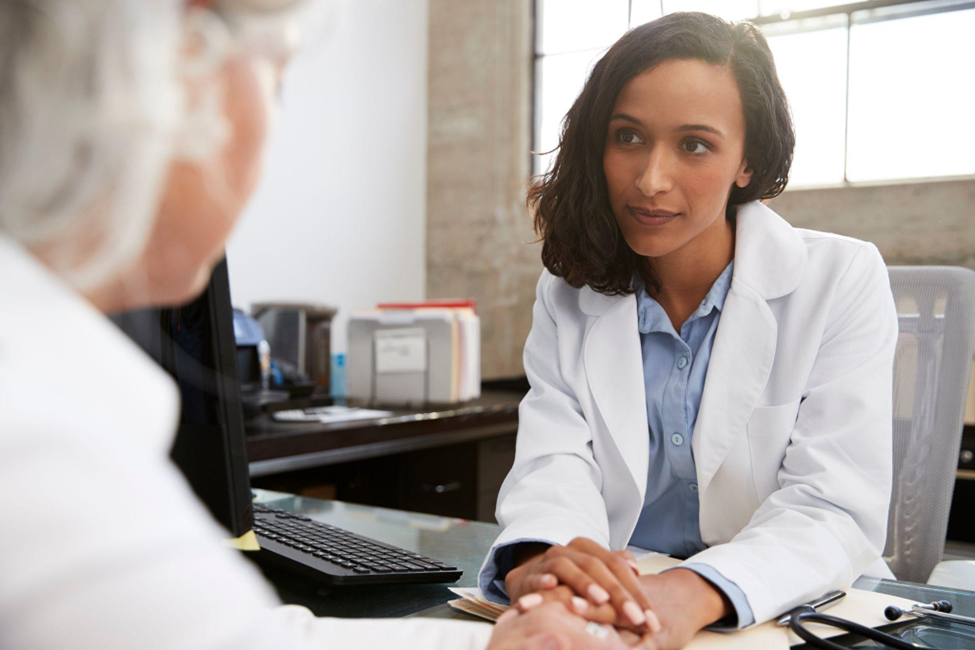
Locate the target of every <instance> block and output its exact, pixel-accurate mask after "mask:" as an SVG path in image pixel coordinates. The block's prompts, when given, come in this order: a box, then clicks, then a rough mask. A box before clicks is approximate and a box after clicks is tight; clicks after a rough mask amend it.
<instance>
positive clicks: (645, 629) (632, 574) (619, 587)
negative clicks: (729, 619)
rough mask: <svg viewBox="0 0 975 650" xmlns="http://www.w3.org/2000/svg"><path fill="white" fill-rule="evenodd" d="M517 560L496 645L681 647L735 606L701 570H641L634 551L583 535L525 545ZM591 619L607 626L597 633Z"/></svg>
mask: <svg viewBox="0 0 975 650" xmlns="http://www.w3.org/2000/svg"><path fill="white" fill-rule="evenodd" d="M514 559H515V564H516V567H515V568H514V569H512V570H511V571H510V572H509V573H508V575H507V577H506V578H505V588H506V589H507V591H508V595H509V596H510V597H511V603H512V607H511V609H510V610H508V611H507V612H506V613H505V614H504V615H503V616H502V617H501V618H499V619H498V626H497V628H496V632H495V634H494V637H493V638H492V643H491V646H490V648H491V649H492V650H502V649H505V650H507V649H508V648H512V649H513V648H519V649H522V648H524V649H535V648H538V649H544V650H556V649H558V650H568V649H569V648H576V647H579V648H599V649H606V650H609V649H614V650H615V649H617V648H627V647H639V648H646V649H647V650H670V649H677V648H682V647H684V646H685V645H686V644H687V643H688V642H689V641H690V640H691V638H693V636H694V634H696V633H697V631H698V630H700V629H701V628H703V627H705V626H706V625H710V624H711V623H714V622H715V621H718V620H720V619H722V618H724V617H725V616H727V615H729V614H731V613H732V612H733V611H734V610H733V609H732V607H731V604H730V603H729V602H728V600H727V599H726V598H725V597H724V595H723V594H722V593H721V592H720V591H718V590H717V589H715V588H714V587H713V586H712V585H711V584H710V583H709V582H708V581H706V580H704V579H703V578H701V577H700V576H699V575H698V574H697V573H695V572H694V571H691V570H689V569H673V570H671V571H667V572H666V573H663V574H660V575H648V576H640V575H639V572H638V570H637V564H636V561H635V559H634V557H633V555H632V554H631V553H629V552H627V551H610V550H607V549H605V548H603V547H602V546H600V545H599V544H598V543H596V542H594V541H592V540H590V539H585V538H582V537H579V538H576V539H574V540H572V541H571V542H570V543H569V544H567V545H566V546H547V545H544V544H525V545H520V546H519V547H518V548H517V551H516V556H515V558H514ZM591 622H592V623H596V624H602V625H605V626H606V628H605V629H601V630H600V629H598V628H597V629H596V630H595V631H597V632H599V634H598V635H594V634H592V632H593V631H594V630H593V628H592V626H591ZM587 625H590V627H589V628H588V629H587V627H586V626H587ZM610 626H612V627H610Z"/></svg>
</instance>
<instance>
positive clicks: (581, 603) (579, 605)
mask: <svg viewBox="0 0 975 650" xmlns="http://www.w3.org/2000/svg"><path fill="white" fill-rule="evenodd" d="M572 608H573V609H574V610H576V613H577V614H582V613H584V612H585V611H586V610H587V609H589V603H588V602H586V599H585V598H579V597H578V596H573V597H572Z"/></svg>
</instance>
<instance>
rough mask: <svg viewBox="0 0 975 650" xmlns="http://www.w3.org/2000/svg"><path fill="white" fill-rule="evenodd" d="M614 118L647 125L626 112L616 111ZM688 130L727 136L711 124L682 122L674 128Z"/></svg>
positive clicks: (677, 131) (678, 130)
mask: <svg viewBox="0 0 975 650" xmlns="http://www.w3.org/2000/svg"><path fill="white" fill-rule="evenodd" d="M614 120H623V121H624V122H632V123H633V124H636V125H637V126H643V127H645V125H644V124H643V122H641V121H640V120H639V119H637V118H635V117H633V116H632V115H627V114H626V113H615V114H614V115H613V116H612V117H610V118H609V121H610V122H613V121H614ZM686 131H705V132H707V133H712V134H714V135H716V136H718V137H719V138H723V137H725V136H724V133H722V132H721V130H720V129H717V128H715V127H713V126H711V125H709V124H682V125H680V126H678V127H677V128H676V129H674V132H675V133H684V132H686Z"/></svg>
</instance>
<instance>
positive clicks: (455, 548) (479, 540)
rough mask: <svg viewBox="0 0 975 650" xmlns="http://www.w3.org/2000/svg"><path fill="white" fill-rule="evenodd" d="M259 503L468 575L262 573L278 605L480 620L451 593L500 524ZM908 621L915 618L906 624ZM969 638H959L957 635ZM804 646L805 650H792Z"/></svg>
mask: <svg viewBox="0 0 975 650" xmlns="http://www.w3.org/2000/svg"><path fill="white" fill-rule="evenodd" d="M253 492H254V494H255V501H257V502H259V503H265V504H269V505H273V506H275V507H278V508H282V509H284V510H287V511H289V512H296V513H299V514H303V515H305V516H307V517H310V518H312V519H314V520H315V521H321V522H324V523H328V524H331V525H333V526H338V527H340V528H344V529H346V530H348V531H351V532H353V533H356V534H358V535H363V536H365V537H371V538H372V539H375V540H378V541H381V542H385V543H387V544H393V545H396V546H399V547H402V548H405V549H408V550H410V551H414V552H416V553H422V554H423V555H427V556H429V557H432V558H436V559H439V560H443V561H445V562H450V563H451V564H454V565H455V566H457V567H459V568H461V569H463V571H464V575H463V576H461V578H460V580H458V581H457V582H456V583H451V584H438V585H388V586H371V587H342V588H334V589H333V588H328V587H325V588H322V587H321V586H320V585H315V584H314V583H312V582H309V581H308V580H307V579H303V578H299V577H295V576H292V575H290V574H286V573H283V572H280V571H276V570H270V569H264V573H265V575H267V577H268V578H269V579H270V580H271V582H272V583H273V584H274V586H275V587H276V588H277V590H278V594H279V595H280V596H281V599H282V600H283V601H284V602H286V603H290V604H295V605H304V606H305V607H308V608H309V609H310V610H312V611H313V612H314V613H315V614H317V615H318V616H338V617H342V618H397V617H404V616H423V617H433V618H453V619H463V620H477V619H474V618H473V617H471V616H468V615H466V614H463V613H461V612H458V611H456V610H454V609H452V608H450V607H449V606H448V605H447V601H449V600H453V599H454V598H456V596H454V594H452V593H451V592H450V591H449V590H448V587H476V586H477V572H478V570H479V569H480V568H481V563H482V562H483V560H484V556H485V555H486V554H487V552H488V550H489V549H490V548H491V544H492V542H494V539H495V538H496V537H497V535H498V532H499V530H500V529H499V527H498V526H497V524H487V523H482V522H476V521H468V520H466V519H456V518H452V517H439V516H436V515H425V514H418V513H412V512H404V511H402V510H388V509H386V508H376V507H373V506H362V505H356V504H352V503H344V502H340V501H322V500H319V499H312V498H308V497H301V496H295V495H291V494H284V493H280V492H271V491H268V490H256V489H255V490H254V491H253ZM854 586H855V587H857V588H858V589H865V590H868V591H875V592H878V593H883V594H888V595H891V596H899V597H901V598H907V599H910V600H914V601H917V602H923V603H928V602H931V601H933V600H942V599H947V600H949V601H951V603H952V604H953V605H954V611H953V613H955V614H960V615H962V616H972V617H975V592H971V591H964V590H961V589H951V588H946V587H936V586H933V585H921V584H914V583H910V582H897V581H892V580H877V579H874V578H860V579H859V580H857V581H856V582H855V583H854ZM908 620H910V619H908ZM950 631H951V632H952V634H949V635H946V634H945V628H944V627H943V626H942V625H941V624H933V623H929V622H914V623H913V624H910V625H908V626H901V630H900V631H899V632H898V633H899V634H900V635H901V636H904V637H905V639H906V640H908V641H911V642H915V643H918V644H921V645H919V646H918V647H921V648H923V647H931V648H938V649H952V650H954V649H959V648H975V627H969V628H966V627H963V626H954V625H953V626H952V627H951V630H950ZM956 631H957V632H959V633H964V632H967V633H968V634H969V635H970V636H969V637H968V638H967V639H965V638H959V637H958V636H956V635H955V634H954V633H955V632H956ZM843 639H844V638H843V637H837V638H834V639H832V640H833V641H834V642H838V643H841V644H843V645H847V646H848V647H853V648H881V647H883V646H880V645H877V644H874V643H873V642H860V643H856V641H855V640H853V639H847V640H846V643H843ZM795 647H796V648H805V647H807V646H795Z"/></svg>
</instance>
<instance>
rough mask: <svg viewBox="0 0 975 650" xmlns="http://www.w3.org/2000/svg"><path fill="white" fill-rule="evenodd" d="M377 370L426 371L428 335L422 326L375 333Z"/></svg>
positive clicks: (385, 371) (386, 371)
mask: <svg viewBox="0 0 975 650" xmlns="http://www.w3.org/2000/svg"><path fill="white" fill-rule="evenodd" d="M375 341H376V372H377V373H378V374H385V373H390V372H425V371H426V369H427V335H426V332H425V331H424V330H423V329H422V328H410V329H395V330H379V331H377V332H376V333H375Z"/></svg>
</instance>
